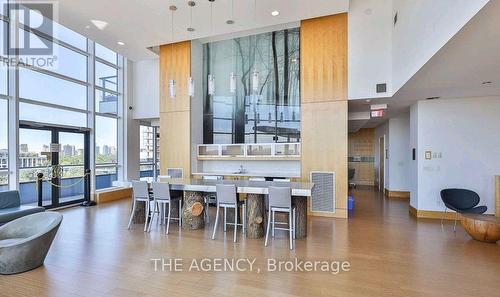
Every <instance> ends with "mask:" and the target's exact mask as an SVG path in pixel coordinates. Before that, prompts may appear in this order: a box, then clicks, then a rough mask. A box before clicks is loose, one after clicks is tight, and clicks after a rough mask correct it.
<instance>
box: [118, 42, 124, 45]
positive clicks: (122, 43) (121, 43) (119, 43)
mask: <svg viewBox="0 0 500 297" xmlns="http://www.w3.org/2000/svg"><path fill="white" fill-rule="evenodd" d="M116 43H118V45H125V42H123V41H118V42H116Z"/></svg>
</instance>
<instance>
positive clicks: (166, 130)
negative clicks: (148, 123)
mask: <svg viewBox="0 0 500 297" xmlns="http://www.w3.org/2000/svg"><path fill="white" fill-rule="evenodd" d="M190 127H191V112H190V111H175V112H162V113H160V168H161V169H160V170H161V171H160V172H161V173H162V174H164V173H165V172H167V168H183V169H184V176H186V177H189V176H191V149H190V148H191V133H190Z"/></svg>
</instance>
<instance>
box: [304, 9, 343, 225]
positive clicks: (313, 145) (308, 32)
mask: <svg viewBox="0 0 500 297" xmlns="http://www.w3.org/2000/svg"><path fill="white" fill-rule="evenodd" d="M300 39H301V40H300V42H301V44H300V46H301V50H300V68H301V69H300V79H301V114H302V115H301V116H302V118H301V138H302V158H301V171H302V172H301V175H302V180H303V181H309V179H310V172H311V171H334V172H335V174H336V187H335V192H336V205H335V207H336V210H335V214H332V215H330V214H324V213H314V212H311V215H323V216H325V215H326V216H332V217H340V218H347V186H348V184H347V151H348V150H347V14H346V13H343V14H337V15H333V16H326V17H320V18H315V19H309V20H304V21H302V22H301V27H300Z"/></svg>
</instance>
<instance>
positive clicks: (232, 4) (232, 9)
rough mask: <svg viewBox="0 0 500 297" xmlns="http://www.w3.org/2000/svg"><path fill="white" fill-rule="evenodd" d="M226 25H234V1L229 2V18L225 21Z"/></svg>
mask: <svg viewBox="0 0 500 297" xmlns="http://www.w3.org/2000/svg"><path fill="white" fill-rule="evenodd" d="M226 24H228V25H232V24H234V0H231V18H230V19H229V20H227V21H226Z"/></svg>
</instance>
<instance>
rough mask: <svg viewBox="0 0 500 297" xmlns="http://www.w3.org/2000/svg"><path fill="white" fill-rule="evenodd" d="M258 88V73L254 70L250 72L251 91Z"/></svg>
mask: <svg viewBox="0 0 500 297" xmlns="http://www.w3.org/2000/svg"><path fill="white" fill-rule="evenodd" d="M258 90H259V73H258V72H257V71H254V72H253V73H252V91H254V92H257V91H258Z"/></svg>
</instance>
